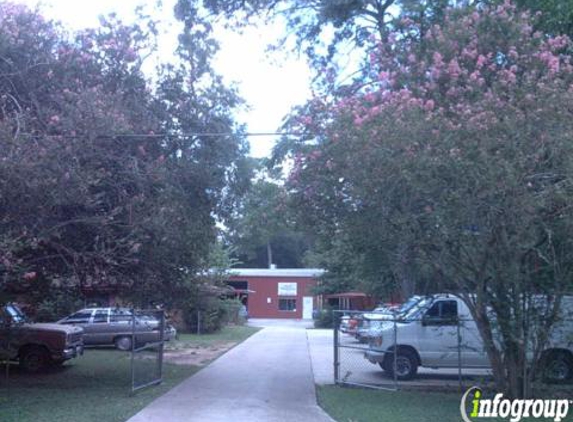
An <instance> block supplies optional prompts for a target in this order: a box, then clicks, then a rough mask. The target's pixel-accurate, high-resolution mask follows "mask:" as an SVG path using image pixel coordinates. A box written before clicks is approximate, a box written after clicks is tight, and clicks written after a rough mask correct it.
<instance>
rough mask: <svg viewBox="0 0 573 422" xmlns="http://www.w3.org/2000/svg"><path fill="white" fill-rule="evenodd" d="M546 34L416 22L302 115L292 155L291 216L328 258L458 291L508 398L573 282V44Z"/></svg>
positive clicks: (471, 17)
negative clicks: (343, 257)
mask: <svg viewBox="0 0 573 422" xmlns="http://www.w3.org/2000/svg"><path fill="white" fill-rule="evenodd" d="M535 23H536V21H535V19H534V18H533V17H532V16H531V15H530V14H529V13H527V12H521V11H519V10H518V9H517V8H516V7H515V6H513V5H511V4H509V3H504V4H502V5H499V6H495V7H480V8H472V7H467V8H459V9H452V10H449V11H447V13H446V14H445V16H444V19H443V22H442V23H441V25H434V26H432V27H430V28H429V29H428V31H427V32H426V34H425V35H424V37H423V38H422V39H419V38H418V37H414V38H410V37H404V36H402V35H401V34H402V33H404V31H408V32H412V33H418V32H419V25H418V23H416V22H415V21H412V20H411V19H409V18H408V17H405V18H403V19H402V22H401V24H402V29H401V32H400V34H392V33H391V34H389V37H388V41H386V42H380V43H379V44H378V46H377V50H376V52H374V53H372V54H371V55H370V61H371V62H370V69H371V72H370V74H369V75H368V78H367V79H363V80H362V81H361V83H360V85H357V86H355V87H353V89H350V90H348V91H346V93H345V94H344V95H339V96H323V97H315V98H314V99H313V100H312V101H311V102H310V103H309V104H308V105H307V106H306V107H304V108H302V109H301V110H300V113H299V115H298V116H297V117H293V118H292V119H291V132H294V133H299V134H300V137H299V138H298V141H297V142H294V143H289V144H288V146H289V148H290V151H291V154H292V156H293V158H294V167H293V169H292V171H291V173H290V177H289V180H288V183H287V188H289V189H290V193H291V195H292V200H293V203H294V207H295V209H297V210H298V211H299V219H300V220H302V221H304V222H306V224H307V227H308V229H309V230H312V231H314V232H315V233H316V235H317V236H319V237H320V238H321V239H324V240H323V244H326V245H327V248H328V249H327V252H329V253H330V256H333V255H334V257H335V258H336V257H338V256H340V255H339V254H336V253H334V254H333V253H332V251H333V249H332V247H333V246H334V247H336V240H337V239H342V242H343V243H342V245H343V248H339V249H338V250H339V251H340V253H341V254H342V253H345V254H348V249H349V248H351V249H352V250H353V251H355V256H356V260H355V264H356V265H355V266H354V272H353V275H354V276H357V275H359V274H360V273H361V275H362V277H360V278H361V279H362V280H365V279H369V280H370V281H371V284H372V285H373V286H378V287H380V286H381V285H383V284H385V282H386V283H394V282H397V284H398V286H400V287H402V288H403V289H404V290H405V291H406V292H411V291H430V290H434V291H435V290H447V291H452V292H455V293H457V294H460V295H461V296H462V297H463V298H464V299H465V300H466V302H467V303H468V304H469V305H470V308H471V311H472V314H473V315H474V318H475V319H476V321H477V322H478V327H479V329H480V333H481V335H482V338H483V339H484V342H485V345H486V349H487V352H488V354H489V356H490V360H491V362H492V366H493V368H494V375H495V377H496V381H497V382H498V385H499V387H500V388H501V389H503V390H504V391H507V392H508V393H509V394H511V395H519V394H521V393H522V391H523V390H522V388H523V385H524V383H525V382H526V380H525V379H524V376H523V373H524V372H523V367H524V365H525V364H526V362H527V357H526V352H527V351H528V350H529V349H528V348H529V347H533V350H534V352H535V353H538V352H539V351H540V350H542V347H543V346H542V345H543V344H544V341H546V340H547V334H548V332H549V331H550V327H551V324H552V323H553V322H554V321H555V318H554V317H555V315H556V314H557V313H558V310H559V307H560V300H559V298H560V297H562V296H563V295H564V294H565V293H566V292H568V291H571V289H572V287H573V286H572V282H571V280H572V276H573V272H572V270H573V253H572V251H573V248H572V247H573V245H572V243H571V238H572V236H571V234H572V233H573V213H572V212H571V203H573V196H572V195H573V184H572V177H573V167H572V165H573V151H572V144H571V142H570V140H571V136H572V134H573V115H571V108H570V106H569V105H570V104H571V101H572V100H573V98H572V95H573V62H572V56H571V55H570V53H569V52H570V48H571V42H570V40H569V38H568V37H566V36H563V35H558V36H548V35H546V34H544V33H542V32H540V31H538V30H537V29H536V25H535ZM336 250H337V249H334V251H336ZM372 263H374V265H370V264H372ZM376 263H377V265H376ZM334 265H336V263H334ZM327 268H328V267H327ZM389 287H390V288H391V287H392V286H391V285H390V286H389ZM539 295H541V297H544V298H545V299H544V304H543V306H542V307H541V308H542V309H540V307H539V304H538V303H537V302H536V306H532V301H533V300H534V299H533V298H534V297H540V296H539ZM537 357H539V356H537ZM536 361H537V360H536V359H534V362H536ZM533 372H534V371H532V372H531V373H529V375H528V376H532V374H533Z"/></svg>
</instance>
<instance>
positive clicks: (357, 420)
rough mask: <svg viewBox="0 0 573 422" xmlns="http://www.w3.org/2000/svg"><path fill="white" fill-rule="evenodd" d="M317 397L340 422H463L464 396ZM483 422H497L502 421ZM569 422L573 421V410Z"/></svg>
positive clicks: (321, 393)
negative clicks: (461, 406) (462, 401)
mask: <svg viewBox="0 0 573 422" xmlns="http://www.w3.org/2000/svg"><path fill="white" fill-rule="evenodd" d="M317 395H318V402H319V404H320V406H321V407H322V408H323V409H324V410H325V411H326V412H327V413H328V414H329V415H330V416H332V418H334V419H335V420H336V421H338V422H460V421H461V416H460V399H461V395H460V394H446V393H424V392H406V391H398V392H393V391H381V390H371V389H361V388H342V387H337V386H317ZM476 420H480V419H476ZM481 420H483V421H484V422H486V421H487V422H495V421H501V420H502V419H494V418H487V419H481ZM529 420H531V421H533V419H527V421H529ZM543 420H545V419H543ZM565 420H566V421H573V410H572V411H570V412H569V415H568V417H567V418H566V419H564V421H565ZM503 421H504V422H507V421H509V419H505V420H503ZM523 421H526V419H523Z"/></svg>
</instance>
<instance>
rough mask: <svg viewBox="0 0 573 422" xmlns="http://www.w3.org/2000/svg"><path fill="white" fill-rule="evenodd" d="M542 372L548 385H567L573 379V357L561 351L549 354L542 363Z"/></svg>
mask: <svg viewBox="0 0 573 422" xmlns="http://www.w3.org/2000/svg"><path fill="white" fill-rule="evenodd" d="M541 371H542V374H543V381H545V382H547V383H551V384H562V383H567V382H569V381H571V380H572V379H573V357H572V356H571V355H570V354H569V353H567V352H561V351H554V352H551V353H548V354H547V356H545V357H544V358H543V360H542V361H541Z"/></svg>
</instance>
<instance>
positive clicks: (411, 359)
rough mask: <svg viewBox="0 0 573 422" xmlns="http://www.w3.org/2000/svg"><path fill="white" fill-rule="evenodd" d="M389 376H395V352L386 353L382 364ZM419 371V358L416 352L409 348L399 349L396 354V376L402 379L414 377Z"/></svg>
mask: <svg viewBox="0 0 573 422" xmlns="http://www.w3.org/2000/svg"><path fill="white" fill-rule="evenodd" d="M380 366H382V369H384V371H385V372H386V373H387V374H388V376H390V377H392V378H394V353H393V352H389V353H387V354H386V358H385V359H384V362H383V363H382V364H381V365H380ZM417 373H418V358H417V356H416V354H415V353H414V352H413V351H411V350H408V349H402V350H400V349H399V350H398V355H397V356H396V378H397V379H398V380H400V381H407V380H411V379H413V378H414V377H415V376H416V374H417Z"/></svg>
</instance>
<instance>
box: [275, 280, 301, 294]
mask: <svg viewBox="0 0 573 422" xmlns="http://www.w3.org/2000/svg"><path fill="white" fill-rule="evenodd" d="M278 285H279V296H296V285H297V283H278Z"/></svg>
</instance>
